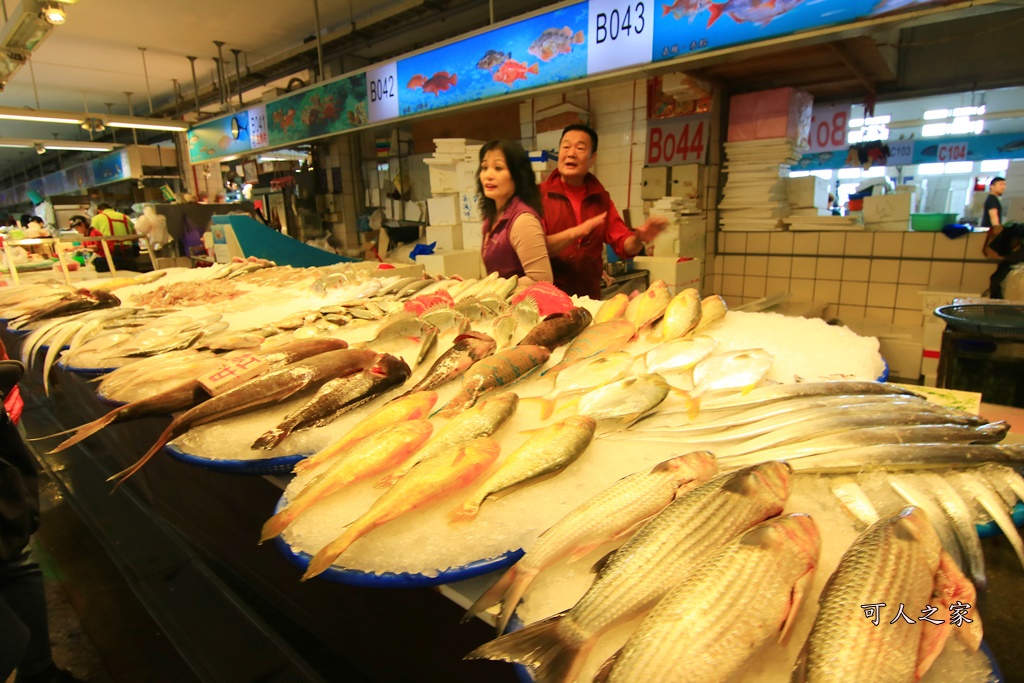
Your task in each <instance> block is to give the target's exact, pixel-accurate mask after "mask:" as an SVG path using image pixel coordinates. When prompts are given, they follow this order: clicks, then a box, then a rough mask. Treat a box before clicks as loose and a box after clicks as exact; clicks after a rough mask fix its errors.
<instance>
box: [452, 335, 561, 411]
mask: <svg viewBox="0 0 1024 683" xmlns="http://www.w3.org/2000/svg"><path fill="white" fill-rule="evenodd" d="M550 356H551V352H550V351H548V350H547V349H546V348H545V347H543V346H514V347H512V348H510V349H505V350H504V351H499V352H498V353H496V354H494V355H493V356H490V357H488V358H484V359H483V360H481V361H478V362H476V363H475V364H474V365H473V366H472V367H471V368H470V369H469V370H468V371H466V378H465V379H464V380H463V382H462V389H460V390H459V393H458V394H456V395H455V396H454V397H453V398H452V400H450V401H448V403H447V404H446V405H445V407H444V408H443V409H442V410H441V416H442V417H454V416H456V415H458V414H459V413H461V412H462V411H463V410H465V409H466V408H472V407H473V404H475V403H476V401H477V399H478V398H480V396H481V395H483V394H484V393H486V392H488V391H490V390H492V389H498V388H500V387H503V386H505V385H508V384H512V383H513V382H515V381H517V380H519V379H521V378H523V377H524V376H525V375H527V374H528V373H530V372H532V371H533V370H536V369H537V368H539V367H540V366H542V365H544V363H546V362H547V360H548V358H549V357H550Z"/></svg>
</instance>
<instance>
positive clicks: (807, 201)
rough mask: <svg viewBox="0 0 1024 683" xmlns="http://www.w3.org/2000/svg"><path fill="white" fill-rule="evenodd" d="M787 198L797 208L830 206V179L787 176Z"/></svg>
mask: <svg viewBox="0 0 1024 683" xmlns="http://www.w3.org/2000/svg"><path fill="white" fill-rule="evenodd" d="M786 200H787V201H788V202H789V204H790V206H793V207H796V208H805V209H809V208H824V207H826V206H828V181H827V180H825V179H824V178H819V177H818V176H816V175H808V176H803V177H801V178H786ZM908 217H909V211H908Z"/></svg>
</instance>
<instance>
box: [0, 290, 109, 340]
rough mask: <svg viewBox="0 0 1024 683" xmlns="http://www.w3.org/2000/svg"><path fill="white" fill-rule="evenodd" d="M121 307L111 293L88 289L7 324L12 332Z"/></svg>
mask: <svg viewBox="0 0 1024 683" xmlns="http://www.w3.org/2000/svg"><path fill="white" fill-rule="evenodd" d="M120 305H121V300H120V299H118V298H117V297H116V296H114V295H113V294H110V293H109V292H104V291H102V290H100V291H97V292H90V291H89V290H87V289H80V290H78V291H76V292H75V293H74V294H73V295H72V296H70V297H68V298H66V299H60V300H58V301H57V302H55V303H53V304H50V305H48V306H44V307H42V308H40V309H38V310H36V311H34V312H32V313H26V314H24V315H20V316H18V317H17V318H14V319H12V320H11V321H10V322H8V323H7V326H8V327H9V328H11V329H12V330H22V329H25V327H26V326H28V325H30V324H32V323H33V322H35V321H37V320H46V319H48V318H62V317H64V316H67V315H71V314H72V313H81V312H82V311H97V310H100V309H103V308H117V307H118V306H120Z"/></svg>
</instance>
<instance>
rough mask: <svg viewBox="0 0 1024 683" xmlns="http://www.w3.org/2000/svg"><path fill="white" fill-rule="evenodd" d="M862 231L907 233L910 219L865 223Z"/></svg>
mask: <svg viewBox="0 0 1024 683" xmlns="http://www.w3.org/2000/svg"><path fill="white" fill-rule="evenodd" d="M866 199H869V198H866ZM864 229H865V230H867V231H868V232H908V231H909V230H910V219H909V218H907V219H905V220H896V221H885V222H882V223H868V222H867V221H865V222H864Z"/></svg>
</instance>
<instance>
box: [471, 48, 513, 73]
mask: <svg viewBox="0 0 1024 683" xmlns="http://www.w3.org/2000/svg"><path fill="white" fill-rule="evenodd" d="M506 59H512V53H511V52H498V51H497V50H488V51H487V52H486V53H485V54H484V56H483V57H481V58H480V61H479V62H477V63H476V68H478V69H483V70H485V71H490V70H491V69H493V68H494V67H496V66H501V64H502V62H504V61H505V60H506Z"/></svg>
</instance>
